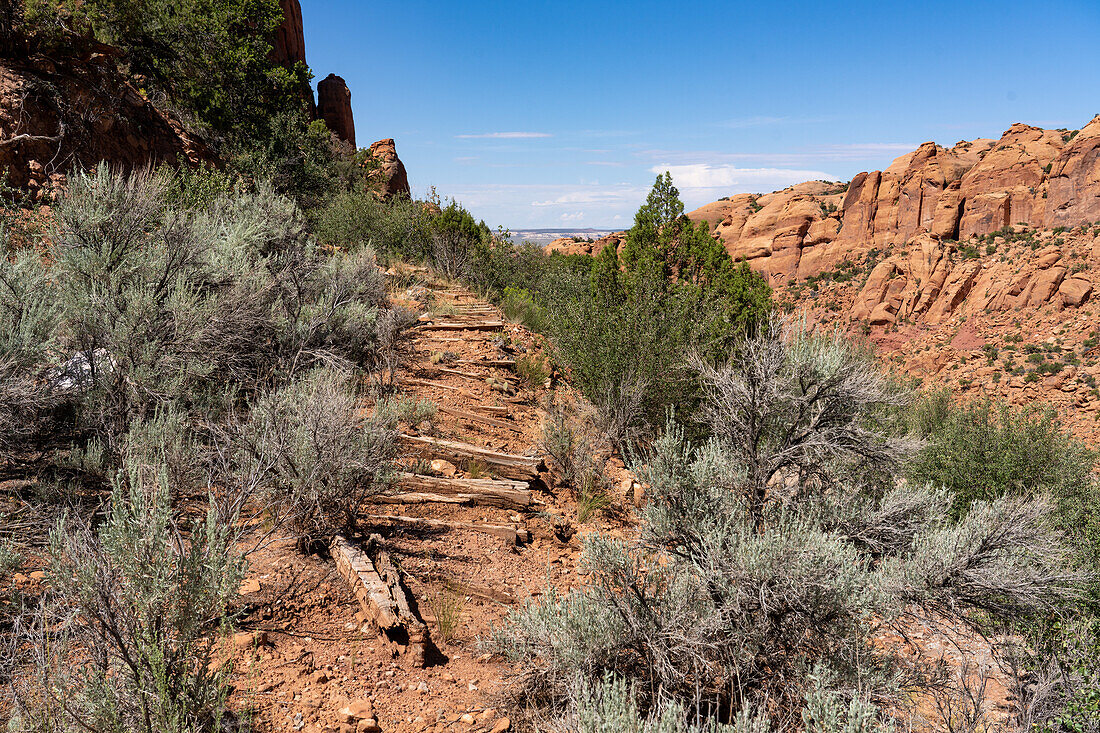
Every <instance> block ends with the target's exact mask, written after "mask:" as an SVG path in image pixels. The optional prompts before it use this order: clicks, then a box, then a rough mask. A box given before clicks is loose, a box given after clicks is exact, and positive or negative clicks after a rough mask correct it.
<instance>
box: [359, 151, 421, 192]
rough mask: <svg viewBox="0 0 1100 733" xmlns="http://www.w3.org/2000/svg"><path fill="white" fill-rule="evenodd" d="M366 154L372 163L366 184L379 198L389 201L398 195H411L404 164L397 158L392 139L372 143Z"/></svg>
mask: <svg viewBox="0 0 1100 733" xmlns="http://www.w3.org/2000/svg"><path fill="white" fill-rule="evenodd" d="M367 152H368V153H369V154H370V158H371V161H372V162H373V163H374V165H372V166H371V168H370V170H369V171H368V173H367V183H368V184H369V185H370V187H371V188H372V189H374V190H375V191H377V192H378V195H379V196H381V197H382V198H383V199H389V198H392V197H393V196H397V195H399V194H400V195H405V196H409V195H411V193H412V192H411V190H410V189H409V176H408V174H407V173H406V172H405V164H404V163H402V162H401V159H400V158H398V157H397V146H396V145H395V144H394V142H393V138H386V139H385V140H379V141H378V142H376V143H372V144H371V146H370V149H369V150H368V151H367Z"/></svg>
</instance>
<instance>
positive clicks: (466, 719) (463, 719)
mask: <svg viewBox="0 0 1100 733" xmlns="http://www.w3.org/2000/svg"><path fill="white" fill-rule="evenodd" d="M459 720H460V721H461V722H463V723H465V724H466V725H473V724H474V723H475V722H476V718H474V716H472V715H470V714H469V713H463V714H462V717H461V718H459Z"/></svg>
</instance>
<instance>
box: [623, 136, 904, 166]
mask: <svg viewBox="0 0 1100 733" xmlns="http://www.w3.org/2000/svg"><path fill="white" fill-rule="evenodd" d="M916 148H917V144H916V143H880V142H863V143H846V144H839V145H823V146H820V147H815V148H803V149H801V150H794V151H789V152H783V153H738V152H727V151H718V150H664V149H645V150H638V151H635V152H634V153H633V155H634V157H636V158H638V159H640V160H643V161H648V162H650V163H661V164H664V165H694V164H707V165H721V164H726V163H748V162H752V163H756V164H757V165H758V166H759V167H761V168H772V167H775V168H779V167H781V166H792V167H794V166H799V167H810V166H816V165H821V164H822V163H825V162H830V161H847V160H852V161H861V160H869V161H872V162H875V161H881V165H883V166H885V165H888V162H887V161H889V160H890V159H892V158H894V157H897V156H898V155H902V154H904V153H908V152H910V151H911V150H916Z"/></svg>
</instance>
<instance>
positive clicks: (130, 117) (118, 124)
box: [0, 42, 214, 201]
mask: <svg viewBox="0 0 1100 733" xmlns="http://www.w3.org/2000/svg"><path fill="white" fill-rule="evenodd" d="M85 46H86V47H85V48H81V49H76V50H75V51H76V52H74V53H73V54H72V56H71V58H66V59H63V60H59V59H52V58H47V57H46V56H43V55H39V54H35V55H30V56H26V57H21V58H18V59H16V58H7V59H5V58H0V173H5V172H6V174H7V177H6V182H7V183H8V184H9V185H11V186H17V187H20V188H23V189H26V190H27V191H29V193H30V194H31V197H32V199H33V200H38V201H41V200H44V199H48V198H49V196H50V195H51V194H52V193H53V192H54V191H56V190H57V189H58V188H60V187H61V186H63V185H64V181H65V174H67V173H68V172H69V171H70V170H72V169H73V168H74V167H78V166H79V167H91V166H94V165H96V164H97V163H99V162H100V161H106V162H107V163H109V164H110V165H111V166H113V167H115V168H119V169H122V170H132V169H135V168H142V167H145V166H149V165H155V164H160V163H172V164H175V163H177V162H182V163H185V164H190V165H200V164H204V163H212V162H214V156H213V154H212V153H211V152H210V150H209V149H208V148H207V147H206V146H205V145H203V143H202V142H201V141H199V140H197V139H194V138H192V137H191V136H190V135H189V134H188V133H187V132H186V131H185V130H184V128H183V126H182V125H181V124H180V123H179V122H178V121H177V120H176V119H174V118H173V117H171V116H170V115H168V114H167V113H165V112H163V111H162V110H160V109H158V108H157V107H156V106H155V105H153V104H152V103H151V102H150V101H149V100H148V99H146V98H145V96H144V95H142V94H141V93H140V92H139V91H138V90H137V88H136V87H134V85H133V84H131V83H130V82H129V80H128V79H127V78H126V77H125V76H124V75H123V74H122V73H121V72H120V71H119V69H118V66H117V64H116V62H115V58H114V57H115V53H116V52H115V50H114V49H112V48H110V47H109V46H104V45H102V44H95V43H93V42H85Z"/></svg>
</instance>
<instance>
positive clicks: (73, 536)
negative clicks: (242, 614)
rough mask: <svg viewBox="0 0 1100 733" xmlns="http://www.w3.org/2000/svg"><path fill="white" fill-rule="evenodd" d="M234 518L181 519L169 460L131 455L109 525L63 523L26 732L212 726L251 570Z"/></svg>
mask: <svg viewBox="0 0 1100 733" xmlns="http://www.w3.org/2000/svg"><path fill="white" fill-rule="evenodd" d="M212 506H213V502H212ZM233 520H234V518H233V517H224V516H219V515H218V513H217V512H216V511H215V510H214V509H213V508H212V509H211V510H210V511H209V512H208V513H207V515H206V517H205V519H201V518H200V519H197V520H195V521H188V522H184V521H182V520H181V519H180V518H179V517H178V516H177V515H176V514H175V513H174V511H173V510H172V508H171V506H170V499H169V491H168V481H167V473H166V471H165V469H164V467H163V466H161V465H157V464H149V463H142V462H138V461H133V460H131V461H128V462H127V465H126V467H125V469H124V470H123V471H120V473H119V475H118V476H117V477H116V479H115V481H114V487H113V490H112V493H111V501H110V506H109V509H108V512H107V516H106V519H105V521H104V522H103V524H102V525H100V526H99V527H98V528H94V529H93V528H92V527H91V526H89V525H88V524H86V523H83V522H80V521H77V520H73V521H69V522H63V523H60V524H58V526H57V527H56V528H55V529H54V531H53V532H52V533H51V536H50V550H49V552H50V557H51V564H50V569H49V573H48V575H47V583H48V588H49V593H48V595H47V597H46V600H45V601H44V603H43V606H42V609H41V611H40V616H39V617H38V618H37V619H36V621H37V623H36V625H35V627H34V630H33V633H30V634H29V646H30V647H32V652H31V654H32V657H31V658H30V659H28V660H26V661H28V663H29V665H28V666H29V668H31V669H33V670H34V675H33V676H32V678H31V679H29V680H24V682H23V683H22V684H21V685H20V687H19V688H18V690H17V695H16V704H17V707H16V717H15V723H16V725H17V726H21V727H20V728H19V729H21V730H29V731H68V730H78V729H79V730H87V731H102V732H104V733H107V732H114V731H122V730H126V731H144V732H145V733H164V732H165V731H172V732H175V731H179V732H180V733H183V732H184V731H187V732H192V731H208V730H213V729H214V727H215V724H216V723H217V722H218V721H219V720H220V718H221V716H222V713H223V710H224V704H225V700H226V696H227V694H228V677H227V675H228V672H229V670H228V668H227V667H226V666H225V664H224V660H223V659H222V658H221V657H219V655H218V654H217V650H216V647H215V641H216V639H217V637H218V636H219V634H224V633H225V631H226V630H227V628H228V626H229V622H230V619H229V617H228V615H227V613H228V604H229V602H230V600H231V599H232V598H234V597H235V595H236V591H237V587H238V585H239V583H240V580H241V577H242V575H243V568H244V565H243V560H242V558H241V557H240V556H239V555H238V554H237V553H236V551H235V550H234V547H233V539H234V538H233V537H232V535H231V533H230V527H231V525H232V522H233Z"/></svg>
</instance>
